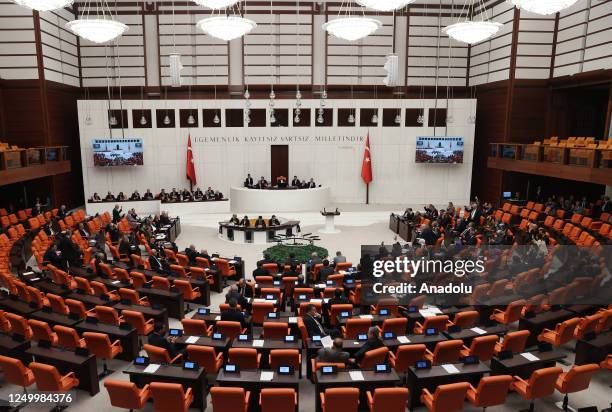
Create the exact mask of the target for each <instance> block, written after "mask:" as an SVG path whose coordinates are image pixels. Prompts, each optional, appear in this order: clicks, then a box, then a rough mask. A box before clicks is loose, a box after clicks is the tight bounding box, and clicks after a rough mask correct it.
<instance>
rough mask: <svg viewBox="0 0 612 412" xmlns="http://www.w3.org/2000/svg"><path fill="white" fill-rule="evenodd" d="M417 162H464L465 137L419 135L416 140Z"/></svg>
mask: <svg viewBox="0 0 612 412" xmlns="http://www.w3.org/2000/svg"><path fill="white" fill-rule="evenodd" d="M415 161H416V162H417V163H450V164H455V163H463V137H451V136H443V137H440V136H419V137H417V140H416V158H415Z"/></svg>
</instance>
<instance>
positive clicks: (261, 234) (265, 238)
mask: <svg viewBox="0 0 612 412" xmlns="http://www.w3.org/2000/svg"><path fill="white" fill-rule="evenodd" d="M255 220H256V219H250V221H251V225H250V226H249V227H244V226H238V225H234V224H231V223H229V222H219V237H220V238H221V239H223V240H227V241H229V242H234V243H254V244H259V245H263V244H266V243H273V242H276V241H277V240H276V239H275V236H276V235H286V236H291V235H293V234H295V233H296V232H298V231H299V226H300V221H299V220H287V219H284V218H282V217H279V218H278V220H279V221H280V225H274V226H269V224H268V223H269V218H268V217H267V216H266V217H265V218H264V221H265V222H266V227H255Z"/></svg>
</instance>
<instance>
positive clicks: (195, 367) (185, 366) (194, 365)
mask: <svg viewBox="0 0 612 412" xmlns="http://www.w3.org/2000/svg"><path fill="white" fill-rule="evenodd" d="M183 369H185V370H189V371H197V370H198V364H197V363H195V362H189V361H185V362H183Z"/></svg>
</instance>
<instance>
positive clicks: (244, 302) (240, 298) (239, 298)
mask: <svg viewBox="0 0 612 412" xmlns="http://www.w3.org/2000/svg"><path fill="white" fill-rule="evenodd" d="M232 299H235V300H236V302H238V304H239V305H240V307H241V308H242V309H247V308H248V307H249V302H248V301H247V299H246V297H245V296H244V295H241V294H240V293H232V292H228V293H227V294H226V295H225V303H229V301H230V300H232ZM221 320H223V319H221Z"/></svg>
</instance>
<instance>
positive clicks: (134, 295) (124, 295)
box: [119, 288, 140, 305]
mask: <svg viewBox="0 0 612 412" xmlns="http://www.w3.org/2000/svg"><path fill="white" fill-rule="evenodd" d="M119 296H120V297H121V299H125V300H128V301H129V302H130V303H131V304H132V305H138V304H140V295H139V294H138V292H137V291H135V290H134V289H128V288H120V289H119Z"/></svg>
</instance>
